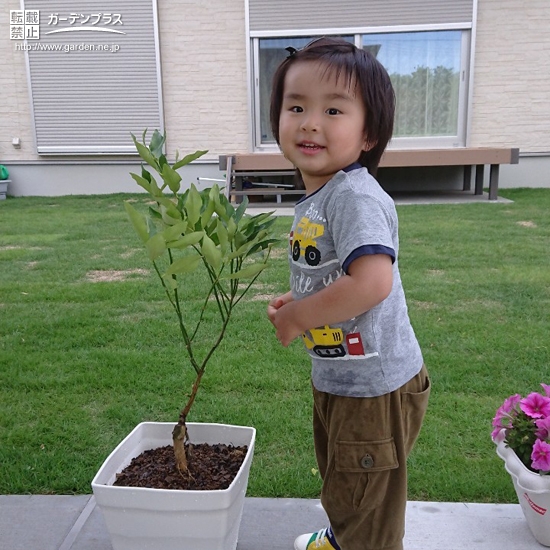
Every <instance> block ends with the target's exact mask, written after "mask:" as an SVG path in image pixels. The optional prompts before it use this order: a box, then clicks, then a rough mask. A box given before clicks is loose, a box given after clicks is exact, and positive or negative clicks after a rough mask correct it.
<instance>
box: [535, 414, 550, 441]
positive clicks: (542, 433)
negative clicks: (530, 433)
mask: <svg viewBox="0 0 550 550" xmlns="http://www.w3.org/2000/svg"><path fill="white" fill-rule="evenodd" d="M535 424H536V425H537V428H538V430H537V431H536V432H535V435H536V436H537V437H538V438H539V439H548V438H549V437H550V416H547V417H546V418H539V419H538V420H535Z"/></svg>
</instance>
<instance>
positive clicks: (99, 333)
mask: <svg viewBox="0 0 550 550" xmlns="http://www.w3.org/2000/svg"><path fill="white" fill-rule="evenodd" d="M500 194H501V195H502V196H506V197H508V198H510V199H512V200H513V201H514V202H513V203H510V204H501V203H499V204H494V203H493V204H491V203H489V202H488V201H487V202H485V203H476V204H461V205H418V206H401V207H399V208H398V211H399V216H400V236H401V249H400V267H401V273H402V277H403V281H404V285H405V290H406V293H407V297H408V302H409V309H410V315H411V318H412V322H413V325H414V327H415V330H416V331H417V335H418V338H419V340H420V343H421V345H422V348H423V350H424V355H425V360H426V363H427V365H428V368H429V370H430V374H431V377H432V381H433V392H432V398H431V403H430V408H429V412H428V415H427V418H426V422H425V425H424V428H423V431H422V434H421V436H420V439H419V441H418V444H417V446H416V448H415V450H414V451H413V454H412V456H411V458H410V495H409V498H410V499H412V500H436V501H437V500H443V501H469V502H473V501H477V502H514V501H515V498H516V497H515V493H514V491H513V488H512V484H511V482H510V479H509V476H508V475H507V474H506V473H505V471H504V468H503V464H502V462H501V461H500V460H499V459H498V458H497V457H496V454H495V452H494V445H493V444H492V443H491V441H490V432H491V425H490V423H491V419H492V417H493V415H494V412H495V409H496V408H497V407H498V406H499V405H500V404H501V402H502V401H503V400H504V398H505V397H507V396H508V395H510V394H512V393H515V392H519V393H522V394H526V393H528V392H530V391H533V390H538V389H539V383H540V382H543V381H544V382H547V383H548V382H550V375H549V374H548V372H549V368H550V352H549V344H548V341H549V339H548V332H549V328H550V327H549V318H550V317H549V314H548V311H549V309H550V307H549V306H550V253H549V247H550V216H549V214H548V213H549V212H550V189H548V190H546V189H539V190H537V189H532V190H525V189H518V190H501V191H500ZM125 198H129V196H128V195H126V196H123V195H110V196H93V197H54V198H33V197H29V198H8V200H6V201H2V202H0V464H1V465H2V468H1V473H0V493H3V494H20V493H34V494H38V493H41V494H54V493H55V494H66V493H89V492H90V485H89V484H90V481H91V479H92V477H93V475H94V473H95V471H96V470H97V468H98V466H99V465H100V464H101V462H102V460H103V459H104V458H105V456H106V455H107V454H108V453H109V452H110V450H111V449H112V448H113V446H114V445H116V444H117V443H118V442H119V441H120V440H121V439H122V438H123V437H124V436H125V435H126V433H127V432H128V431H130V429H131V428H132V427H133V426H134V425H135V424H137V423H138V422H140V421H143V420H160V421H175V420H176V419H177V414H178V411H179V408H180V406H181V405H182V404H183V401H184V397H185V394H186V393H187V391H188V389H189V384H190V380H191V372H190V371H189V368H188V366H187V365H186V360H185V354H184V350H183V349H182V346H181V344H180V341H179V339H178V333H177V326H176V324H175V322H174V319H173V313H172V311H171V310H170V307H169V304H168V302H167V300H166V298H165V296H164V294H163V291H162V288H161V287H160V284H159V283H158V281H157V280H156V275H155V273H154V272H153V271H152V270H151V266H150V264H149V262H148V259H147V258H146V256H145V253H144V251H143V250H142V249H141V247H140V244H139V242H138V240H137V237H136V236H135V235H134V233H133V229H132V227H131V226H130V223H129V222H128V221H127V218H126V214H125V212H124V209H123V206H122V201H123V199H125ZM134 198H135V199H136V204H137V205H138V207H140V208H143V207H145V205H144V201H145V199H144V196H134ZM276 227H277V231H278V233H279V234H280V236H281V238H282V242H281V244H280V246H279V248H278V249H276V250H275V252H274V255H273V256H274V262H273V266H272V267H271V268H270V269H269V270H268V271H266V272H265V273H264V274H262V276H261V278H260V280H259V282H258V283H257V284H256V285H255V287H254V289H253V292H252V293H251V294H250V295H249V297H248V299H247V301H246V302H245V303H244V304H242V307H241V308H240V311H239V309H237V312H236V317H235V322H234V324H233V326H232V327H231V328H230V330H229V334H228V336H227V338H226V340H225V342H224V343H223V344H222V346H221V347H220V349H219V350H218V351H217V352H216V355H215V356H214V359H213V360H212V363H211V364H210V366H209V372H207V374H206V376H205V379H204V382H203V387H202V388H201V390H200V392H199V397H198V399H197V402H196V404H195V406H194V409H193V411H192V414H191V416H192V417H191V418H190V419H189V420H191V421H216V422H228V423H237V424H245V425H254V426H255V427H256V428H257V430H258V434H257V447H256V454H255V457H254V461H253V466H252V471H251V478H250V483H249V493H248V494H249V495H250V496H264V497H304V498H309V497H317V496H318V495H319V489H320V480H319V478H318V475H316V474H315V472H314V468H315V458H314V454H313V449H312V442H311V427H310V422H311V397H310V386H309V362H308V359H307V357H306V355H305V354H304V353H303V350H302V348H301V343H300V342H295V343H294V344H293V345H292V346H290V347H289V348H288V349H284V348H281V346H280V345H279V344H278V342H277V340H276V339H275V337H274V334H273V331H272V328H271V325H270V324H269V322H268V321H267V318H266V316H265V307H266V303H267V300H268V299H269V297H270V296H273V295H275V294H278V293H282V292H284V291H286V290H287V287H288V268H287V264H286V261H287V260H286V253H285V244H286V241H287V235H288V230H289V228H290V218H280V219H279V220H278V221H277V225H276ZM199 286H200V285H197V289H198V288H199ZM193 288H195V287H193ZM196 291H197V292H198V290H196ZM193 292H195V290H193ZM191 299H193V298H191Z"/></svg>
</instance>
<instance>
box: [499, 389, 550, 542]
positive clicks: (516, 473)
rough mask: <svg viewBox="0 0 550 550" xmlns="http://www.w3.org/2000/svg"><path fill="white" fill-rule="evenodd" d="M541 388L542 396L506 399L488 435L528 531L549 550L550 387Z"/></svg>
mask: <svg viewBox="0 0 550 550" xmlns="http://www.w3.org/2000/svg"><path fill="white" fill-rule="evenodd" d="M541 386H542V388H543V391H544V393H539V392H533V393H530V394H529V395H528V396H527V397H522V396H521V395H519V394H515V395H511V396H510V397H508V398H507V399H505V401H504V403H503V404H502V405H501V406H500V407H499V408H498V409H497V411H496V415H495V417H494V418H493V432H492V434H491V435H492V439H493V441H494V442H495V443H496V445H497V454H498V456H499V457H500V458H502V460H504V463H505V468H506V471H507V472H508V473H509V474H510V475H511V477H512V481H513V483H514V488H515V490H516V493H517V496H518V500H519V503H520V505H521V508H522V510H523V513H524V515H525V518H526V520H527V523H528V525H529V528H530V529H531V531H532V533H533V535H534V536H535V538H536V539H537V541H538V542H539V543H541V544H543V545H545V546H550V475H549V474H550V385H548V384H541Z"/></svg>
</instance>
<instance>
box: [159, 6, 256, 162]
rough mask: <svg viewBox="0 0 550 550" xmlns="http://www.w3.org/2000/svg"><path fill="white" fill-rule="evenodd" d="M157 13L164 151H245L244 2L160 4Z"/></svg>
mask: <svg viewBox="0 0 550 550" xmlns="http://www.w3.org/2000/svg"><path fill="white" fill-rule="evenodd" d="M159 12H160V13H159V18H160V42H161V57H162V71H163V75H162V80H163V86H164V90H163V93H164V117H165V124H166V130H167V135H168V136H169V143H168V151H170V152H171V151H173V150H174V148H178V149H179V150H180V151H181V152H189V151H191V150H195V149H201V148H202V149H204V148H207V149H209V151H210V153H209V155H208V157H209V158H216V159H217V156H218V155H219V154H220V153H224V152H225V153H227V152H241V151H247V150H248V149H249V132H248V128H249V115H248V113H249V108H248V95H247V72H246V71H247V60H246V31H245V13H244V1H235V0H208V1H207V2H196V1H195V0H187V1H186V0H173V1H171V2H166V1H162V2H159Z"/></svg>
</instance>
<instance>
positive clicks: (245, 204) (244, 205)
mask: <svg viewBox="0 0 550 550" xmlns="http://www.w3.org/2000/svg"><path fill="white" fill-rule="evenodd" d="M247 207H248V197H246V196H245V197H243V201H242V202H241V204H239V207H238V208H237V210H236V211H235V221H236V222H237V223H239V222H240V221H241V218H242V217H243V215H244V213H245V212H246V208H247Z"/></svg>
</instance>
